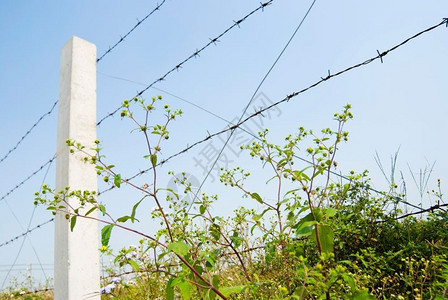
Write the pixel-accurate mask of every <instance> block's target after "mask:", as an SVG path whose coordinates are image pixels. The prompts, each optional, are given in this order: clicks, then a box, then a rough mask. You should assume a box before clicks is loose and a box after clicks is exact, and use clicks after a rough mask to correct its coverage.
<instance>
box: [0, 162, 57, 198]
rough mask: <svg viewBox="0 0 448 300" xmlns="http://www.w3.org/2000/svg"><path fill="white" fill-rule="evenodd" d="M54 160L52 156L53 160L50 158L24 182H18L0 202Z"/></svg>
mask: <svg viewBox="0 0 448 300" xmlns="http://www.w3.org/2000/svg"><path fill="white" fill-rule="evenodd" d="M55 159H56V154H55V155H54V156H53V158H51V159H50V160H48V161H47V162H46V163H44V164H43V165H42V166H40V167H39V168H38V169H37V170H36V171H34V172H33V173H31V174H30V175H29V176H28V177H27V178H25V179H24V180H22V181H21V182H19V183H18V184H16V186H15V187H13V188H12V189H10V190H9V191H8V192H7V193H6V194H4V195H3V196H2V197H0V201H2V200H3V199H5V198H6V197H8V196H9V195H10V194H11V193H12V192H14V191H15V190H17V189H18V188H19V187H20V186H21V185H23V184H24V183H25V182H27V181H28V180H30V179H31V178H32V177H34V176H35V175H36V174H37V173H39V172H40V171H42V169H43V168H45V166H46V165H48V164H51V163H52V162H53V160H55Z"/></svg>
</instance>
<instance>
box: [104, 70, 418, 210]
mask: <svg viewBox="0 0 448 300" xmlns="http://www.w3.org/2000/svg"><path fill="white" fill-rule="evenodd" d="M100 73H101V72H100ZM101 75H103V76H106V77H110V78H113V79H117V80H122V81H127V82H130V83H134V84H138V85H142V86H146V84H145V83H141V82H137V81H133V80H131V79H127V78H123V77H118V76H114V75H110V74H106V73H101ZM152 89H154V90H157V91H160V92H162V93H165V94H167V95H170V96H172V97H174V98H177V99H179V100H181V101H183V102H185V103H188V104H190V105H192V106H194V107H196V108H198V109H200V110H202V111H204V112H206V113H208V114H210V115H212V116H214V117H216V118H218V119H220V120H222V121H224V122H226V123H227V125H230V126H234V125H235V124H234V123H232V122H231V121H229V120H227V119H226V118H223V117H221V116H220V115H218V114H216V113H214V112H212V111H210V110H208V109H206V108H203V107H201V106H200V105H197V104H196V103H194V102H193V101H189V100H187V99H185V98H183V97H180V96H178V95H175V94H173V93H171V92H168V91H166V90H164V89H160V88H157V87H152ZM238 129H239V130H242V131H243V132H245V133H247V134H248V135H250V136H251V137H253V138H255V139H257V140H258V141H262V139H261V138H260V137H259V136H258V135H255V134H253V133H252V132H250V131H249V130H246V129H245V128H244V127H239V128H238ZM293 156H294V157H295V158H297V159H299V160H301V161H303V162H306V163H307V164H310V165H312V164H313V163H312V162H311V161H309V160H307V159H305V158H303V157H300V156H298V155H293ZM330 173H331V174H332V175H335V176H337V177H339V178H341V179H344V180H346V181H350V180H351V179H350V178H349V177H347V176H344V175H342V174H340V173H337V172H335V171H332V170H330ZM363 187H364V188H366V189H368V190H369V191H372V192H374V193H377V194H380V195H385V192H381V191H379V190H377V189H375V188H372V187H371V186H369V185H363ZM104 192H105V191H102V192H100V193H99V194H101V193H104ZM395 198H396V199H400V202H402V203H403V204H406V205H409V206H412V207H413V208H418V209H420V210H423V208H421V207H420V206H416V205H414V204H412V203H409V202H407V201H406V200H403V198H400V197H395Z"/></svg>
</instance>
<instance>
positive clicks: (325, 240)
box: [311, 225, 334, 253]
mask: <svg viewBox="0 0 448 300" xmlns="http://www.w3.org/2000/svg"><path fill="white" fill-rule="evenodd" d="M318 231H319V240H320V245H321V247H322V252H324V253H331V252H333V243H334V233H333V230H332V229H331V227H330V226H327V225H320V226H318ZM311 238H312V239H313V240H315V241H316V239H317V237H316V231H315V230H314V231H313V234H312V235H311Z"/></svg>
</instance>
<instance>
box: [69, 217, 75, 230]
mask: <svg viewBox="0 0 448 300" xmlns="http://www.w3.org/2000/svg"><path fill="white" fill-rule="evenodd" d="M75 225H76V216H73V217H72V218H71V219H70V231H71V232H73V229H74V228H75Z"/></svg>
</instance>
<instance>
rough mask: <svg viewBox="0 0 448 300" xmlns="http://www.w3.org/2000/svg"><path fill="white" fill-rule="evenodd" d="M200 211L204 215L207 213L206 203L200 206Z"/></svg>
mask: <svg viewBox="0 0 448 300" xmlns="http://www.w3.org/2000/svg"><path fill="white" fill-rule="evenodd" d="M199 212H200V213H201V215H203V214H204V213H205V207H204V205H201V206H199Z"/></svg>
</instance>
